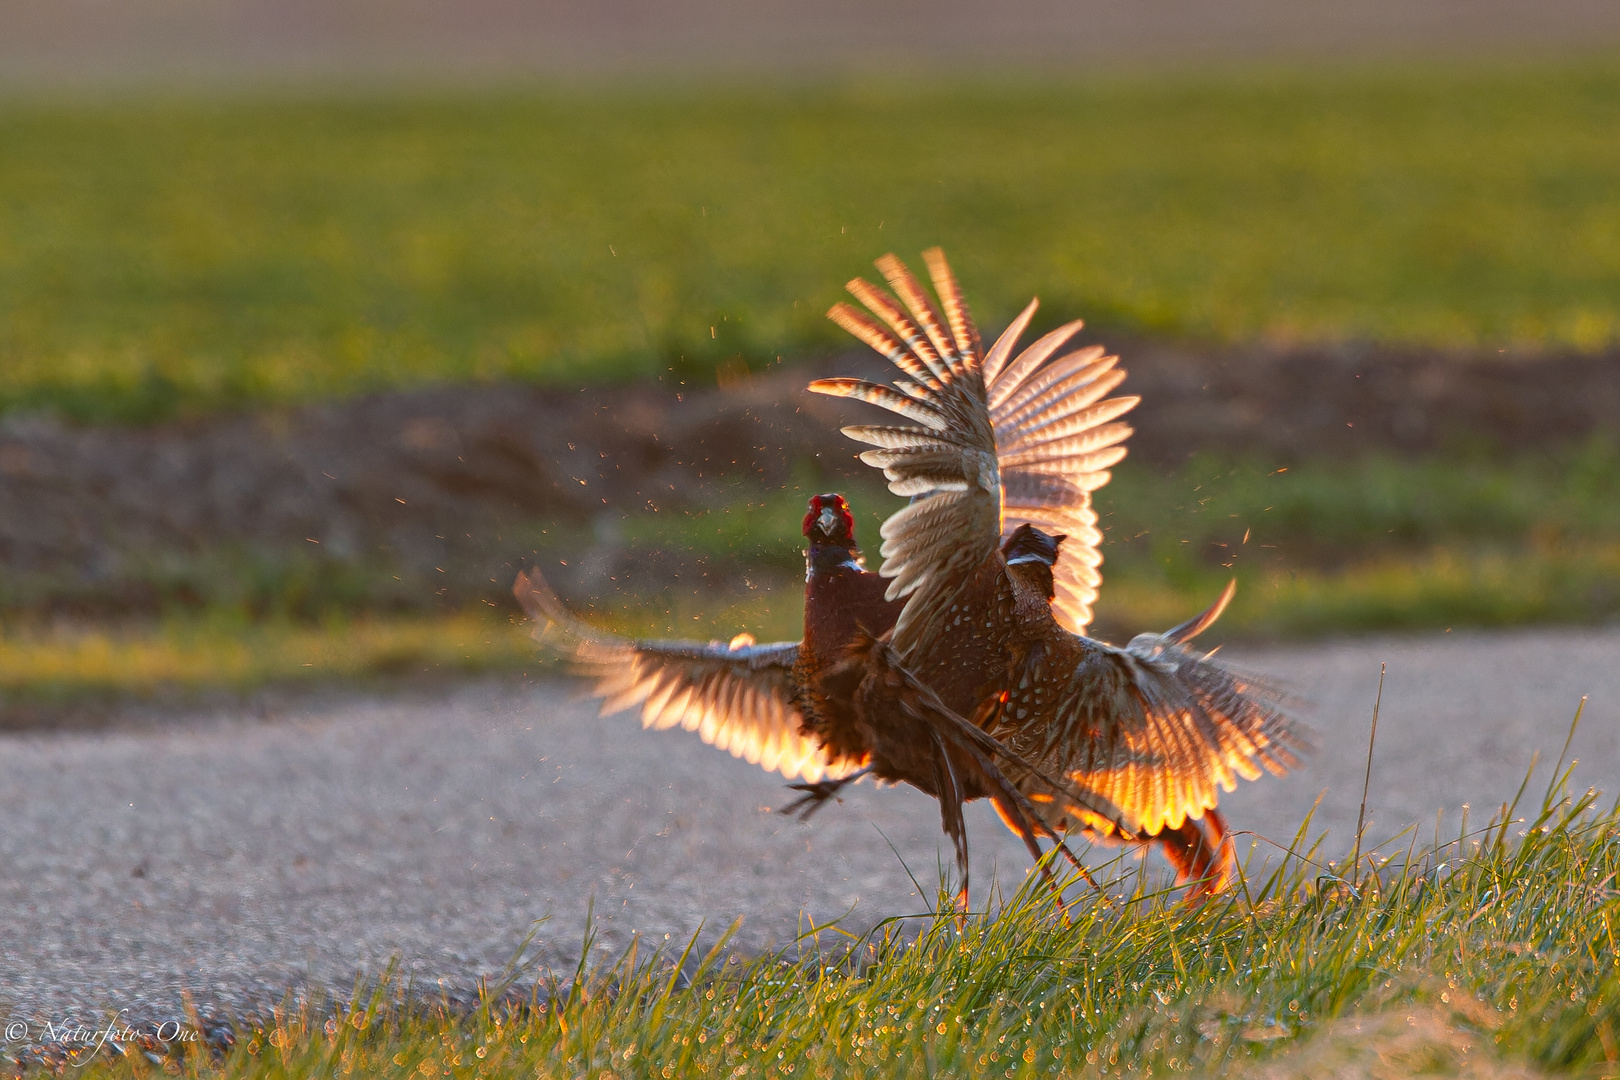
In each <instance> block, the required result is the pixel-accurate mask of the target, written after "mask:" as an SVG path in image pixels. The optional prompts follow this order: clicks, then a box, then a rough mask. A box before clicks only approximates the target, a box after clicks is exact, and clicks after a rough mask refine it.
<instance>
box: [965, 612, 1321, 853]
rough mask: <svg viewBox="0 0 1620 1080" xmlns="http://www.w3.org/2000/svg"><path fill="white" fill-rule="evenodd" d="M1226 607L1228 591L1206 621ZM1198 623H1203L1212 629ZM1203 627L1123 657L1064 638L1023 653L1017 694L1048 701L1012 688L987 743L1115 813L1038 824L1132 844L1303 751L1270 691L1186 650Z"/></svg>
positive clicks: (1159, 638) (1149, 638)
mask: <svg viewBox="0 0 1620 1080" xmlns="http://www.w3.org/2000/svg"><path fill="white" fill-rule="evenodd" d="M1229 598H1230V591H1229V592H1228V594H1227V595H1226V596H1223V597H1222V599H1221V601H1219V602H1218V603H1217V605H1216V607H1215V608H1212V609H1211V611H1212V612H1215V613H1218V610H1219V608H1220V607H1222V606H1224V602H1225V601H1226V600H1227V599H1229ZM1206 616H1207V617H1206V618H1204V620H1203V625H1207V624H1208V622H1210V621H1213V615H1212V614H1210V613H1206ZM1201 628H1202V626H1197V627H1195V625H1194V623H1188V624H1187V625H1186V626H1184V627H1178V628H1177V629H1176V630H1173V631H1170V632H1169V633H1167V634H1142V635H1140V636H1138V637H1137V638H1135V639H1134V640H1132V641H1131V643H1130V644H1129V645H1127V646H1126V647H1125V648H1123V649H1121V648H1117V647H1115V646H1112V645H1105V644H1103V643H1101V642H1097V641H1092V640H1090V639H1086V638H1081V637H1077V636H1073V635H1064V636H1062V637H1061V638H1053V639H1049V644H1048V650H1041V651H1037V652H1034V653H1032V654H1031V656H1030V659H1029V660H1028V662H1027V667H1028V670H1026V671H1024V672H1022V673H1021V676H1020V677H1019V678H1018V679H1017V680H1016V681H1015V685H1017V686H1020V687H1043V688H1044V696H1046V697H1048V698H1049V699H1050V700H1048V701H1044V702H1037V701H1034V700H1024V699H1023V698H1022V697H1021V696H1020V691H1019V690H1012V691H1011V692H1010V693H1009V698H1008V700H1007V702H1006V704H1005V705H1004V706H1003V708H1002V712H1001V717H1000V719H999V720H998V721H997V722H996V723H995V724H994V725H993V726H992V727H991V734H993V735H994V736H996V737H997V738H998V739H1001V740H1002V741H1003V742H1004V743H1006V744H1007V746H1008V747H1009V748H1010V749H1012V750H1014V751H1016V752H1017V753H1019V754H1021V755H1022V756H1023V757H1024V758H1026V759H1027V760H1028V761H1030V762H1031V763H1033V764H1035V765H1037V766H1038V767H1040V768H1042V769H1043V770H1044V771H1045V772H1047V773H1048V774H1050V775H1052V776H1054V777H1061V778H1064V779H1066V780H1068V781H1069V782H1071V783H1072V784H1074V786H1075V787H1076V788H1078V789H1080V790H1081V791H1083V792H1085V793H1087V794H1089V795H1094V796H1096V797H1098V798H1099V799H1101V800H1103V801H1104V802H1106V803H1108V804H1112V806H1114V807H1117V808H1118V814H1119V816H1118V817H1117V819H1115V820H1114V821H1112V822H1109V821H1106V820H1103V819H1100V818H1098V817H1097V816H1096V815H1095V814H1094V813H1092V812H1091V810H1090V809H1088V808H1087V807H1085V806H1083V805H1081V806H1065V807H1063V808H1062V809H1063V810H1064V811H1065V812H1066V814H1067V819H1066V820H1065V819H1063V817H1062V816H1060V815H1059V814H1052V815H1051V816H1048V817H1047V820H1048V823H1049V824H1051V825H1052V826H1053V827H1054V828H1056V829H1059V830H1061V829H1062V828H1065V827H1072V826H1076V825H1078V826H1084V827H1087V828H1089V829H1091V830H1093V831H1094V832H1097V833H1101V834H1102V835H1104V836H1107V835H1110V834H1112V833H1115V832H1117V831H1123V832H1124V833H1125V834H1126V836H1127V837H1134V838H1142V837H1144V836H1150V835H1153V834H1155V833H1158V832H1160V831H1161V830H1163V829H1167V828H1168V829H1174V828H1179V827H1180V826H1181V825H1182V824H1183V823H1184V822H1185V821H1186V820H1187V819H1188V818H1195V819H1196V818H1200V817H1202V816H1203V815H1204V813H1205V811H1207V810H1210V809H1211V808H1213V807H1214V806H1215V805H1216V803H1217V802H1218V801H1219V799H1220V790H1222V789H1224V790H1226V791H1231V790H1232V789H1233V788H1234V787H1235V786H1236V784H1237V778H1238V777H1243V778H1244V779H1247V780H1254V779H1257V778H1258V777H1259V776H1260V773H1261V771H1262V770H1265V771H1267V772H1271V773H1274V774H1279V775H1280V774H1282V773H1284V772H1287V771H1288V770H1289V769H1291V768H1292V767H1293V766H1294V765H1295V764H1296V763H1297V758H1296V754H1298V753H1301V752H1304V751H1305V750H1307V749H1308V747H1307V745H1306V744H1305V742H1304V741H1303V740H1302V738H1301V737H1300V736H1299V734H1298V733H1297V731H1296V730H1295V728H1294V727H1293V725H1292V721H1291V720H1290V718H1289V717H1288V716H1287V715H1286V714H1285V713H1284V712H1283V710H1282V708H1281V703H1280V702H1279V701H1278V695H1277V694H1276V693H1275V692H1274V691H1273V690H1272V689H1271V688H1269V687H1267V686H1265V685H1263V684H1260V683H1257V682H1254V681H1251V680H1248V679H1246V678H1244V677H1242V676H1240V675H1238V674H1235V673H1233V672H1231V671H1229V670H1227V669H1225V668H1223V667H1221V666H1219V665H1217V664H1214V663H1212V662H1210V661H1209V660H1208V659H1207V658H1206V657H1205V656H1203V655H1202V654H1199V653H1196V652H1194V651H1192V650H1190V649H1188V648H1186V647H1185V645H1184V644H1183V643H1184V642H1185V641H1186V640H1188V639H1189V638H1190V637H1192V636H1193V634H1194V633H1196V632H1197V629H1201ZM1054 692H1055V696H1054ZM1026 710H1028V711H1029V712H1030V713H1032V714H1033V713H1035V712H1037V710H1038V712H1039V715H1040V716H1041V720H1040V722H1038V723H1030V724H1024V723H1021V720H1022V718H1023V715H1024V712H1025V711H1026ZM1035 789H1038V790H1049V789H1047V788H1039V785H1037V787H1036V788H1035ZM1035 789H1032V790H1035ZM1062 801H1064V800H1062V798H1061V796H1060V802H1062ZM1043 816H1047V815H1044V814H1043Z"/></svg>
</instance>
